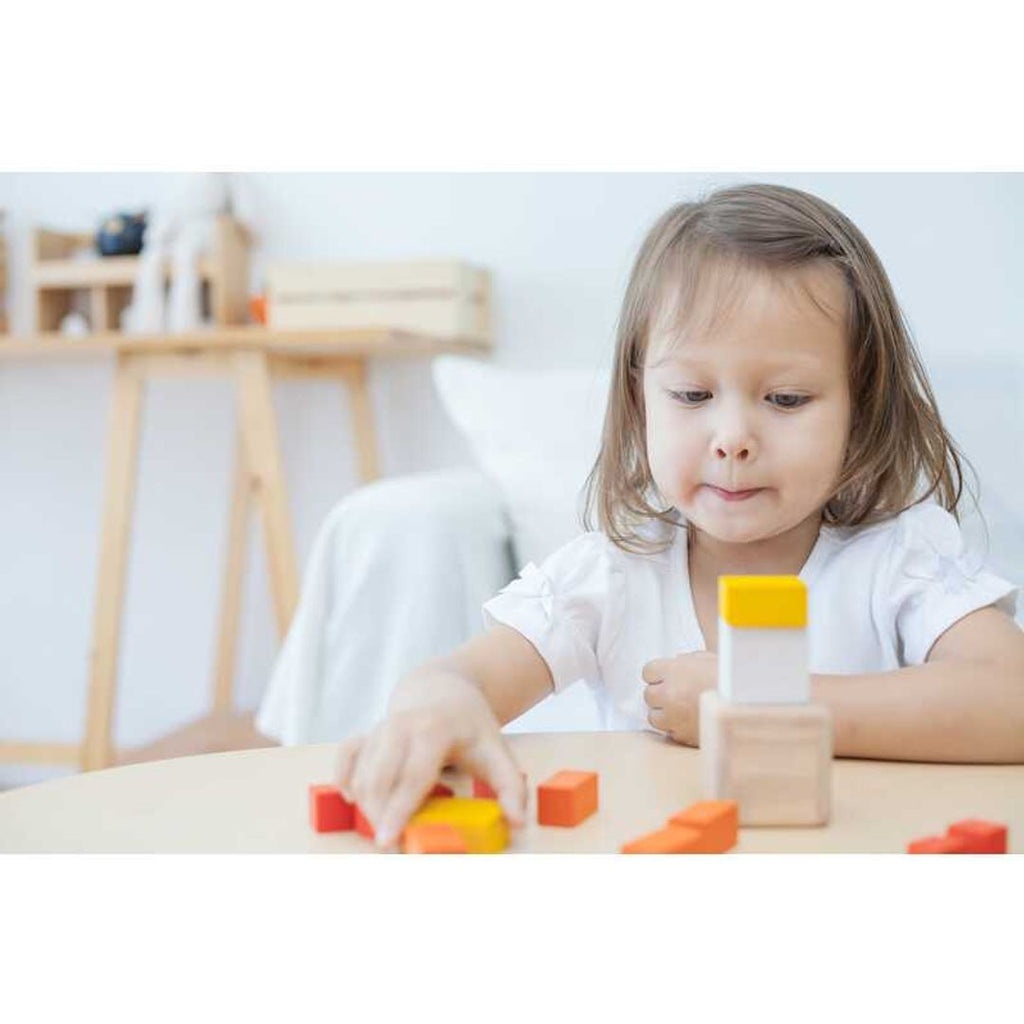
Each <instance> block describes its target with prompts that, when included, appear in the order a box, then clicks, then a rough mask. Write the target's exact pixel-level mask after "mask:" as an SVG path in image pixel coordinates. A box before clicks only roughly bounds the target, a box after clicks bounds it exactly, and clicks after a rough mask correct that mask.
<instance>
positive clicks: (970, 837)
mask: <svg viewBox="0 0 1024 1024" xmlns="http://www.w3.org/2000/svg"><path fill="white" fill-rule="evenodd" d="M946 834H947V835H950V836H957V837H958V838H959V839H962V840H964V842H965V843H966V844H967V852H968V853H1006V836H1007V828H1006V826H1005V825H1000V824H999V823H998V822H995V821H981V820H980V819H978V818H967V819H965V820H964V821H955V822H954V823H953V824H952V825H950V826H949V828H948V829H947V830H946Z"/></svg>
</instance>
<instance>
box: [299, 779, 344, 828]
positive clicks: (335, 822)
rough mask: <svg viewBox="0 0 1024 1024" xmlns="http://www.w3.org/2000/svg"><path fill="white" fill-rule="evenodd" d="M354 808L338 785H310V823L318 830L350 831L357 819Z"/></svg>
mask: <svg viewBox="0 0 1024 1024" xmlns="http://www.w3.org/2000/svg"><path fill="white" fill-rule="evenodd" d="M354 808H355V805H354V804H350V803H349V802H348V801H347V800H346V799H345V798H344V797H343V796H342V795H341V790H340V789H338V787H337V786H329V785H320V786H310V787H309V823H310V825H311V826H312V827H313V829H314V830H315V831H317V832H348V831H350V830H351V828H352V826H353V824H354V819H355V813H354Z"/></svg>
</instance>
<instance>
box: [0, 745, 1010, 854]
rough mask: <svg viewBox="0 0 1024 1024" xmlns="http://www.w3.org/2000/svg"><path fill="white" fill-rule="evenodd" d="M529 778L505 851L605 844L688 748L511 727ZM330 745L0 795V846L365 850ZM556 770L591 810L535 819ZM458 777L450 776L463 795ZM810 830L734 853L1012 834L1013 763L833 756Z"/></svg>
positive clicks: (631, 822) (609, 846)
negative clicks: (986, 823)
mask: <svg viewBox="0 0 1024 1024" xmlns="http://www.w3.org/2000/svg"><path fill="white" fill-rule="evenodd" d="M508 739H509V742H510V743H511V746H512V749H513V751H514V752H515V754H516V757H517V758H518V760H519V762H520V764H521V765H522V767H523V769H524V770H525V771H526V772H527V773H528V775H529V779H530V784H531V803H530V811H531V818H533V819H534V820H533V821H531V822H530V824H528V825H527V826H526V827H525V828H524V829H522V830H520V831H514V832H513V839H512V844H511V846H510V848H509V852H513V853H548V852H565V853H616V852H618V850H619V847H620V846H621V845H622V843H623V842H625V841H627V840H629V839H632V838H634V837H636V836H637V835H640V834H642V833H644V832H648V831H651V830H653V829H655V828H657V827H660V826H661V825H662V824H663V823H664V821H665V819H666V818H667V817H668V816H669V815H670V814H672V813H674V812H675V811H677V810H681V809H682V808H684V807H686V806H687V805H689V804H690V803H693V802H694V801H696V800H698V799H700V791H699V764H700V756H699V753H698V751H696V750H693V749H690V748H686V747H680V746H678V745H676V744H674V743H670V742H668V741H666V740H664V739H662V738H661V737H660V736H658V735H656V734H654V733H647V732H621V733H557V734H556V733H536V734H512V735H509V737H508ZM334 750H335V747H334V744H317V745H313V746H302V747H274V748H268V749H262V750H245V751H236V752H233V753H228V754H208V755H203V756H200V757H186V758H177V759H175V760H170V761H154V762H149V763H146V764H138V765H130V766H127V767H123V768H112V769H108V770H105V771H97V772H90V773H87V774H82V775H73V776H69V777H67V778H63V779H58V780H55V781H51V782H44V783H40V784H38V785H35V786H27V787H24V788H21V789H15V790H10V791H8V792H5V793H0V851H3V852H23V853H33V852H36V853H41V852H92V853H97V852H104V853H106V852H132V853H144V852H145V853H185V852H191V853H215V852H216V853H369V852H373V851H374V847H373V845H372V843H371V842H370V841H369V840H366V839H364V838H362V837H361V836H358V835H356V834H355V833H333V834H326V835H318V834H317V833H315V832H313V831H312V830H311V829H310V826H309V819H308V810H307V787H308V785H309V784H310V783H314V782H327V781H331V777H332V769H333V763H334ZM562 768H577V769H586V770H592V771H597V772H599V773H600V809H599V811H598V812H597V814H596V815H594V816H592V817H591V818H589V819H588V820H587V821H585V822H584V823H583V824H582V825H580V826H579V827H578V828H575V829H559V828H543V827H541V826H538V825H537V824H536V822H535V818H536V805H535V799H534V797H535V787H536V784H537V783H538V782H541V781H543V780H544V779H545V778H547V777H548V776H549V775H552V774H554V772H556V771H558V770H559V769H562ZM467 785H468V780H467V779H465V778H462V777H458V778H456V779H455V781H454V788H455V789H456V791H457V792H460V793H461V792H462V790H463V787H465V786H467ZM833 804H834V806H833V816H832V822H831V823H830V824H829V825H828V826H826V827H823V828H799V829H797V828H792V829H788V828H787V829H783V828H746V829H741V831H740V842H739V845H738V846H737V847H736V851H737V852H740V853H770V852H789V853H817V852H837V853H858V852H879V853H901V852H903V850H904V849H905V847H906V844H907V842H908V841H909V840H910V839H913V838H915V837H918V836H924V835H932V834H935V833H938V832H944V831H945V827H946V825H948V824H949V823H950V822H953V821H956V820H959V819H961V818H985V819H988V820H994V821H1000V822H1004V823H1006V824H1008V825H1009V827H1010V850H1011V852H1014V851H1018V850H1020V849H1021V848H1022V847H1021V843H1022V837H1024V766H1002V765H922V764H905V763H899V762H896V763H894V762H881V761H849V760H843V761H836V762H835V763H834V765H833Z"/></svg>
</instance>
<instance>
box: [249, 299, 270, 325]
mask: <svg viewBox="0 0 1024 1024" xmlns="http://www.w3.org/2000/svg"><path fill="white" fill-rule="evenodd" d="M249 315H250V316H251V317H252V318H253V320H255V321H256V323H258V324H264V325H265V324H266V322H267V297H266V295H252V296H250V297H249Z"/></svg>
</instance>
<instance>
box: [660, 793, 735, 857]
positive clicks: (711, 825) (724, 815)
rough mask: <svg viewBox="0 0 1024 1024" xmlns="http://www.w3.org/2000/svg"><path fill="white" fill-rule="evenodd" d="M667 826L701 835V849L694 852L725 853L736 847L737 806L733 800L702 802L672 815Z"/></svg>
mask: <svg viewBox="0 0 1024 1024" xmlns="http://www.w3.org/2000/svg"><path fill="white" fill-rule="evenodd" d="M668 824H669V825H670V826H671V825H677V826H681V827H683V828H693V829H697V831H699V832H700V833H701V849H700V850H699V851H695V852H699V853H725V851H726V850H731V849H732V848H733V847H734V846H735V845H736V840H737V831H738V827H739V805H738V804H737V803H736V801H735V800H702V801H701V802H700V803H696V804H692V805H691V806H690V807H687V808H686V810H685V811H679V812H678V813H677V814H673V815H672V817H671V818H669V820H668Z"/></svg>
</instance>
